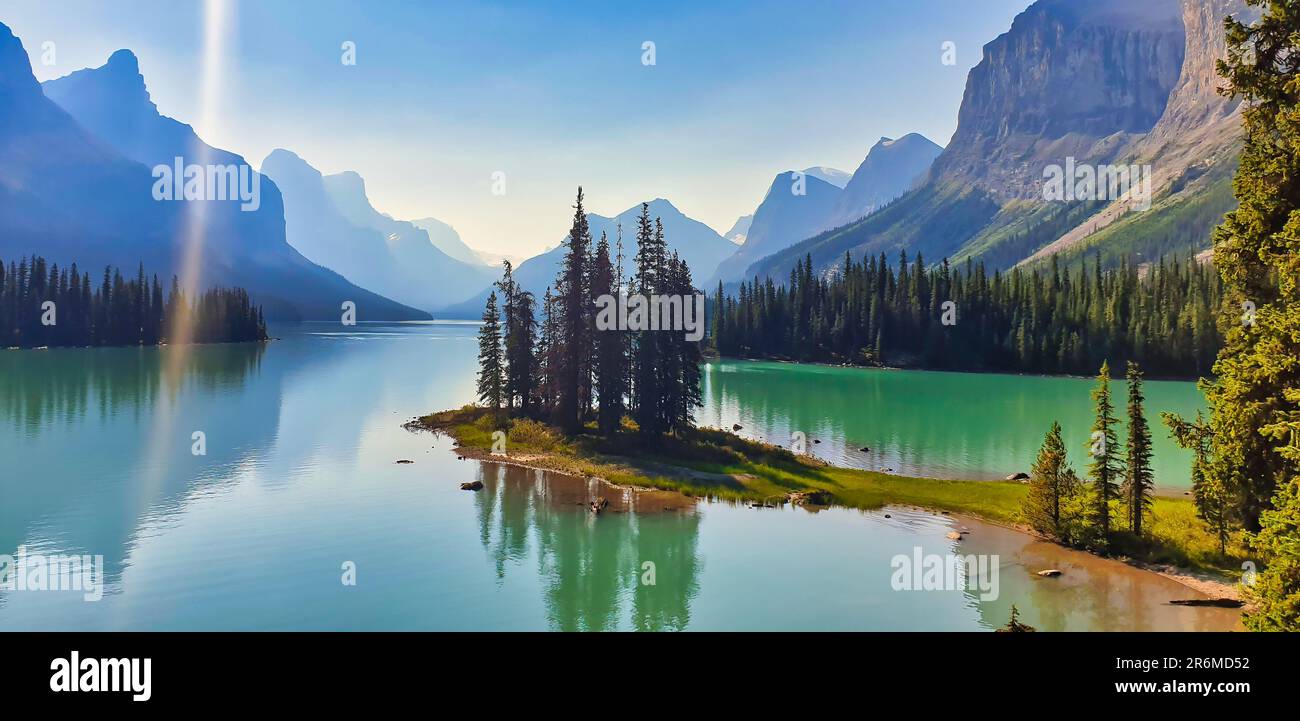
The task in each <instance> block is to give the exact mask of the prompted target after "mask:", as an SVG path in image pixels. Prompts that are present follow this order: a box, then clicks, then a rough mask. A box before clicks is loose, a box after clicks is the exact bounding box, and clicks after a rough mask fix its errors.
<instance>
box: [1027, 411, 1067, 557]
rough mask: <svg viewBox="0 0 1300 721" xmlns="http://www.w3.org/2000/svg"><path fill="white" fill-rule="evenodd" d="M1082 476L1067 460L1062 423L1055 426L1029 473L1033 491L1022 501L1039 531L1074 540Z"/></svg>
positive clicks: (1030, 523)
mask: <svg viewBox="0 0 1300 721" xmlns="http://www.w3.org/2000/svg"><path fill="white" fill-rule="evenodd" d="M1078 486H1079V479H1078V476H1076V475H1075V473H1074V470H1073V469H1071V468H1070V466H1069V463H1068V462H1067V460H1066V450H1065V442H1064V441H1063V440H1062V439H1061V424H1060V423H1057V422H1055V421H1053V422H1052V427H1051V428H1050V429H1049V430H1048V431H1047V435H1045V436H1044V437H1043V445H1042V447H1041V448H1039V450H1038V458H1037V460H1035V461H1034V465H1033V467H1032V468H1031V469H1030V475H1029V494H1028V495H1026V496H1025V500H1024V502H1023V504H1022V505H1021V513H1022V514H1023V515H1024V517H1025V520H1026V521H1028V522H1029V525H1030V526H1031V527H1032V528H1033V529H1034V530H1035V531H1037V532H1039V533H1041V534H1043V535H1044V536H1047V537H1049V538H1052V539H1054V540H1057V541H1062V542H1064V543H1070V542H1072V541H1073V540H1074V539H1073V538H1072V535H1073V534H1072V530H1073V529H1072V526H1073V524H1072V523H1071V519H1070V512H1071V510H1072V509H1071V501H1072V499H1073V498H1074V496H1075V494H1076V493H1077V492H1078Z"/></svg>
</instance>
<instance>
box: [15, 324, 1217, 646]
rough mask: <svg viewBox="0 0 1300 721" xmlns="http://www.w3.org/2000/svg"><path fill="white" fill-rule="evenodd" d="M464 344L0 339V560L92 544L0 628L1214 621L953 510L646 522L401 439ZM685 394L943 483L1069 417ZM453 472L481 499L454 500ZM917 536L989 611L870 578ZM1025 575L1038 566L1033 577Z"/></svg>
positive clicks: (387, 331)
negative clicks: (93, 596) (42, 345)
mask: <svg viewBox="0 0 1300 721" xmlns="http://www.w3.org/2000/svg"><path fill="white" fill-rule="evenodd" d="M476 330H477V326H476V325H473V324H458V323H423V324H420V323H416V324H362V325H360V326H357V327H349V328H340V327H339V326H336V325H328V324H303V325H296V326H282V327H275V328H273V329H272V331H273V334H274V335H276V336H278V337H279V338H280V339H279V340H276V341H274V342H271V343H268V344H264V345H263V344H251V345H213V346H196V347H192V348H129V349H93V350H91V349H56V350H48V351H7V352H5V351H0V454H2V455H3V458H4V459H5V460H4V463H3V467H0V554H8V555H17V553H18V549H19V548H22V549H23V550H24V551H25V552H26V553H27V554H29V556H30V555H32V554H77V555H82V554H86V555H102V556H103V558H104V572H105V575H106V584H105V589H104V593H103V597H102V598H101V599H100V600H98V601H86V600H84V598H83V594H82V593H81V592H79V591H33V590H0V630H6V631H7V630H30V629H57V630H63V629H67V630H76V629H102V630H119V629H121V630H132V629H144V630H170V629H200V630H221V629H254V630H259V629H357V630H361V629H493V630H505V629H575V630H576V629H700V630H713V629H728V630H730V629H736V630H739V629H773V630H776V629H862V630H873V629H875V630H908V629H912V630H946V629H969V630H978V629H988V628H992V627H995V626H998V625H1000V624H1002V623H1004V622H1005V619H1006V618H1007V614H1008V612H1009V608H1010V605H1011V604H1012V603H1014V604H1016V605H1017V607H1018V608H1020V609H1021V610H1022V612H1023V616H1022V617H1023V619H1024V620H1025V621H1026V622H1028V623H1030V624H1032V625H1036V626H1039V627H1040V628H1043V629H1051V630H1055V629H1081V630H1083V629H1127V628H1144V629H1145V628H1154V629H1224V628H1233V627H1235V626H1236V624H1237V620H1236V614H1235V613H1234V612H1231V611H1224V610H1222V609H1198V608H1184V607H1173V606H1168V605H1166V603H1167V601H1168V600H1170V599H1173V598H1194V597H1197V594H1196V593H1194V592H1193V591H1191V590H1189V589H1187V588H1185V587H1183V586H1180V585H1178V584H1175V583H1173V582H1172V581H1169V580H1167V579H1164V578H1162V577H1159V576H1156V575H1154V574H1149V573H1142V572H1138V571H1135V570H1133V569H1129V568H1128V567H1126V566H1123V565H1121V564H1118V563H1115V562H1111V561H1102V560H1099V559H1095V558H1092V557H1090V556H1086V555H1084V554H1078V553H1074V552H1071V551H1067V550H1065V549H1061V548H1058V547H1055V546H1052V545H1050V544H1043V543H1038V542H1034V541H1031V540H1029V539H1028V538H1026V537H1024V536H1022V535H1020V534H1016V533H1013V532H1010V531H1007V530H1005V529H1001V528H997V527H994V526H987V525H984V524H979V523H976V522H974V521H972V520H969V519H957V518H951V517H948V516H943V515H935V514H932V513H928V512H924V511H920V510H916V509H905V508H895V509H884V510H881V511H875V512H858V511H851V510H846V509H826V510H822V511H820V512H812V511H807V510H803V509H770V510H754V509H749V508H746V507H744V506H737V505H727V504H720V503H700V504H687V505H686V507H685V508H669V509H667V510H660V509H659V508H660V506H661V505H662V504H661V503H657V502H654V499H652V498H649V497H640V496H624V495H620V493H615V492H613V491H611V490H610V489H602V488H599V487H594V486H592V485H590V484H588V483H587V482H585V481H575V480H573V479H569V478H564V477H558V476H554V475H552V474H546V473H540V472H537V471H532V470H527V469H522V468H515V467H507V466H501V465H497V464H484V463H477V462H474V461H458V460H457V459H456V456H455V454H454V453H452V452H451V450H450V448H451V446H450V443H449V442H448V441H447V440H446V439H441V438H436V437H434V436H431V435H429V434H424V433H412V432H409V431H406V430H404V429H403V428H402V427H401V424H402V423H403V422H404V421H406V420H408V419H409V418H411V417H412V416H415V415H417V414H422V413H426V412H428V411H431V410H436V409H442V408H449V407H454V406H459V405H461V404H463V403H466V402H469V401H470V400H472V398H473V395H474V394H473V378H474V371H475V367H476V363H475V354H476V348H477V346H476V341H475V333H476ZM759 378H762V379H763V385H759V384H757V383H755V381H756V380H757V379H759ZM706 379H707V384H708V385H707V389H706V390H707V393H706V395H707V398H708V407H707V408H705V409H704V410H703V411H702V416H703V418H702V420H703V421H704V422H712V423H713V424H715V425H716V424H717V422H718V421H719V419H722V420H729V419H731V418H736V419H739V422H741V423H743V424H744V425H746V432H750V431H753V432H758V433H767V434H774V435H780V434H787V436H788V429H789V428H792V427H798V428H808V429H809V430H808V433H809V437H810V439H811V438H813V437H818V438H821V439H822V440H823V443H822V444H820V445H819V446H818V452H819V453H830V454H835V453H840V454H843V455H845V456H846V457H850V456H852V454H853V453H852V452H850V451H849V450H845V449H846V448H850V447H853V446H856V444H859V443H862V444H871V445H872V446H873V448H874V447H877V446H878V447H880V448H881V449H882V450H881V451H880V454H881V455H880V457H879V458H878V459H877V458H875V457H869V458H868V459H867V461H868V462H876V461H877V460H878V461H879V462H881V463H889V464H893V465H894V466H895V467H897V468H900V469H907V468H911V467H912V466H909V465H908V464H909V463H911V464H915V467H916V468H918V469H919V468H925V469H932V470H938V471H941V472H944V473H946V472H948V471H956V470H958V469H978V470H980V471H981V472H983V473H984V474H985V475H988V474H993V473H994V472H997V473H1000V472H1002V469H1003V468H1004V467H1009V468H1011V469H1015V468H1018V467H1027V463H1026V461H1025V460H1023V459H1024V458H1025V455H1024V454H1026V453H1029V452H1031V451H1030V450H1028V449H1029V448H1030V446H1035V445H1036V441H1034V440H1031V439H1027V438H1020V437H1019V435H1020V434H1021V432H1026V433H1027V432H1029V431H1031V430H1032V432H1033V435H1036V436H1039V437H1041V435H1042V428H1040V427H1039V426H1040V424H1041V419H1042V418H1044V417H1051V413H1052V412H1061V413H1064V412H1066V411H1067V410H1068V411H1069V413H1068V418H1062V421H1063V422H1067V421H1069V422H1070V423H1075V422H1076V420H1075V419H1077V418H1078V417H1080V416H1079V413H1078V412H1076V411H1075V406H1076V405H1077V406H1079V407H1081V408H1082V409H1083V410H1082V411H1081V413H1082V414H1083V415H1084V416H1086V412H1087V411H1086V409H1087V387H1088V384H1087V383H1086V382H1080V381H1076V380H1071V379H1028V378H1014V377H1006V376H987V377H985V376H965V375H960V376H949V375H948V374H929V373H910V372H884V371H881V372H869V371H845V370H839V369H822V368H801V367H794V366H782V365H774V364H740V363H722V364H712V365H711V366H710V369H709V371H708V373H707V374H706ZM794 379H805V381H806V382H803V383H797V382H796V381H795V380H794ZM909 379H910V380H909ZM984 379H987V380H984ZM963 384H964V385H963ZM799 385H802V387H803V390H802V391H801V390H799V388H797V387H796V386H799ZM963 387H965V388H966V390H964V391H961V390H959V389H961V388H963ZM1022 387H1023V388H1026V389H1029V390H1022V391H1018V390H1017V389H1019V388H1022ZM764 388H767V389H768V390H764ZM1188 388H1189V387H1188V386H1177V385H1170V386H1169V391H1168V392H1169V393H1170V394H1171V395H1170V397H1171V398H1174V397H1178V396H1177V393H1178V392H1179V389H1181V392H1182V393H1183V394H1184V395H1183V396H1181V397H1182V398H1183V399H1184V400H1186V399H1187V398H1189V397H1191V396H1188V395H1187V394H1188V393H1194V392H1195V391H1194V389H1192V390H1188ZM1163 392H1164V391H1163V387H1161V390H1157V384H1154V383H1153V384H1151V395H1152V397H1156V396H1157V395H1158V394H1160V393H1163ZM895 393H902V394H903V395H904V396H905V397H904V398H894V397H893V394H895ZM954 393H957V394H958V395H959V396H961V399H954V398H953V397H952V394H954ZM1007 393H1011V394H1013V395H1014V398H1007V397H1006V396H1005V395H1004V394H1007ZM1078 393H1082V397H1076V396H1077V395H1078ZM859 396H860V397H859ZM1191 398H1192V404H1193V405H1194V404H1195V400H1194V397H1191ZM855 399H856V400H855ZM963 399H964V400H963ZM1067 399H1068V401H1067ZM929 404H936V407H934V408H929V407H928V405H929ZM981 404H982V405H983V406H984V407H985V412H986V414H987V415H986V416H983V417H982V416H980V415H979V414H978V413H977V411H976V408H977V406H980V405H981ZM873 409H875V410H873ZM1013 409H1018V410H1015V412H1013ZM850 410H851V412H849V411H850ZM873 414H879V415H880V416H881V417H880V419H879V420H878V421H873V420H871V418H872V416H873ZM922 414H923V415H924V417H923V418H922V417H920V416H921V415H922ZM1045 414H1046V415H1045ZM959 419H964V421H965V422H962V421H960V420H959ZM966 423H969V424H972V427H970V428H968V427H967V426H966ZM1071 432H1073V431H1072V430H1071ZM196 433H202V434H203V436H201V438H202V441H203V444H204V445H205V448H203V449H202V450H204V451H205V453H204V454H202V455H195V452H194V451H195V448H196V444H197V443H198V441H197V440H196V438H198V437H197V436H196V435H195V434H196ZM1072 440H1073V439H1072ZM810 442H811V441H810ZM945 442H951V444H953V445H954V446H957V448H953V449H949V448H947V446H946V445H945ZM1080 443H1081V441H1080ZM822 446H825V448H822ZM837 447H838V448H839V450H838V451H837V450H835V448H837ZM854 452H856V451H854ZM1002 457H1005V458H1006V459H1007V461H1006V462H1005V464H1004V463H1002V462H1001V461H999V460H998V459H999V458H1002ZM399 459H408V460H411V461H413V463H411V464H397V463H396V461H397V460H399ZM1161 461H1162V463H1164V464H1165V465H1164V466H1162V468H1164V467H1166V466H1169V465H1170V464H1176V463H1177V458H1164V457H1162V458H1161ZM952 475H961V474H960V473H956V472H953V473H952ZM473 479H479V480H483V481H484V483H485V488H484V490H482V491H480V492H477V493H474V492H466V491H461V490H459V488H458V486H459V484H460V483H461V482H463V481H467V480H473ZM595 495H612V496H613V497H614V500H615V503H614V506H613V507H612V508H611V510H610V511H609V512H606V513H604V514H602V515H600V516H598V517H593V516H592V515H591V514H590V513H589V512H588V511H586V510H585V508H584V504H585V502H586V500H587V499H588V498H590V497H592V496H595ZM679 505H680V504H679ZM886 514H888V515H889V517H886ZM962 527H964V528H967V529H969V530H970V534H969V535H967V536H964V537H963V538H962V540H960V541H953V540H950V539H948V538H947V534H948V533H950V532H952V531H953V530H954V529H959V528H962ZM917 549H920V551H919V552H920V553H922V554H923V555H924V554H947V553H949V552H953V551H957V552H960V553H962V554H997V556H998V562H997V567H998V580H999V583H998V589H999V590H998V593H997V594H996V595H997V597H996V598H981V595H982V594H981V593H979V592H978V591H972V590H968V589H960V588H958V589H953V590H932V591H907V590H895V588H894V587H893V586H894V584H893V583H892V579H893V574H894V572H895V568H894V566H893V565H892V564H893V563H894V558H895V557H896V556H899V555H909V556H910V555H911V554H913V553H914V552H917ZM1045 566H1046V567H1055V568H1060V569H1062V570H1064V571H1065V574H1064V575H1063V576H1062V577H1060V578H1057V579H1041V578H1039V577H1037V576H1036V575H1033V573H1032V571H1034V570H1037V569H1038V568H1040V567H1045ZM349 569H355V574H354V578H355V583H354V584H349V583H345V580H353V578H352V575H353V574H351V573H349ZM345 576H348V578H347V579H345ZM983 595H985V596H987V594H983Z"/></svg>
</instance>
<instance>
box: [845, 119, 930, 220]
mask: <svg viewBox="0 0 1300 721" xmlns="http://www.w3.org/2000/svg"><path fill="white" fill-rule="evenodd" d="M941 152H943V148H941V147H939V146H938V145H935V144H934V143H932V142H930V140H929V139H928V138H926V137H925V136H923V135H921V134H919V133H908V134H907V135H904V136H903V137H901V138H899V139H897V140H892V139H890V138H881V139H880V140H879V141H878V142H877V143H876V144H875V145H873V146H871V150H870V151H868V152H867V157H866V158H864V159H863V161H862V164H861V165H859V166H858V169H857V171H856V172H854V173H853V178H852V179H851V180H849V182H848V183H847V184H846V185H844V186H843V187H844V192H843V193H842V194H841V195H840V197H839V200H838V201H837V202H836V204H835V211H834V214H833V216H832V217H831V218H830V220H829V222H828V223H826V227H827V228H833V227H835V226H838V225H844V224H845V223H851V222H853V221H855V220H858V219H860V218H864V217H866V216H867V215H870V214H871V213H873V212H875V211H876V210H878V209H879V208H881V207H883V206H884V205H886V204H887V203H889V202H890V201H892V200H894V199H895V198H897V197H898V196H900V195H902V194H903V193H906V192H907V191H908V190H910V189H911V188H912V186H914V185H916V183H917V182H918V181H919V180H921V179H923V178H924V177H925V174H926V171H928V170H929V169H930V164H931V163H933V162H934V159H935V158H937V157H939V153H941Z"/></svg>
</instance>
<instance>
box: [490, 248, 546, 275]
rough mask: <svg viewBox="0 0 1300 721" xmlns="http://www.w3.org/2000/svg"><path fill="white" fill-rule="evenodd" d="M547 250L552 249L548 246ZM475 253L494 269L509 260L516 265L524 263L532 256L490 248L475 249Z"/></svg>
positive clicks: (497, 268)
mask: <svg viewBox="0 0 1300 721" xmlns="http://www.w3.org/2000/svg"><path fill="white" fill-rule="evenodd" d="M547 250H550V249H549V248H547ZM474 253H475V255H477V256H478V257H479V260H481V261H482V262H483V264H484V265H487V266H488V267H490V268H492V269H493V270H494V271H497V270H499V269H500V268H501V264H502V263H504V262H505V261H507V260H508V261H510V265H512V266H515V265H519V264H520V263H523V262H524V261H525V260H528V259H529V258H530V257H531V256H527V255H520V254H519V253H495V252H493V251H490V250H475V251H474Z"/></svg>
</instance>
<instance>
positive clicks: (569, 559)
mask: <svg viewBox="0 0 1300 721" xmlns="http://www.w3.org/2000/svg"><path fill="white" fill-rule="evenodd" d="M478 478H479V480H482V481H483V483H484V487H483V490H482V491H480V492H479V493H478V494H477V497H476V499H475V508H476V513H477V517H478V521H479V537H480V540H481V542H482V544H483V547H484V548H485V549H486V551H487V553H488V556H489V558H490V560H491V561H492V563H493V566H494V569H495V572H496V574H497V576H498V578H502V579H504V578H505V576H506V574H507V573H509V572H511V569H512V567H515V566H518V565H520V564H522V563H524V562H526V561H527V560H528V559H529V558H533V559H534V561H535V563H536V573H537V575H538V576H539V578H541V579H542V585H543V591H544V596H545V603H546V618H547V625H548V626H549V627H550V628H551V629H554V630H561V631H605V630H613V629H623V628H632V629H635V630H638V631H679V630H683V629H685V628H686V627H687V626H688V625H689V624H690V620H691V612H690V607H691V601H692V600H693V599H694V598H695V596H696V594H697V593H698V591H699V574H700V569H701V567H702V562H701V561H700V558H699V549H698V545H699V529H700V516H699V514H698V513H697V512H695V510H694V508H693V503H691V502H686V503H682V502H680V501H678V502H676V503H673V502H671V501H668V500H667V499H666V498H658V499H657V498H656V496H659V494H648V496H649V497H648V498H647V497H638V496H641V495H642V494H633V493H632V492H631V491H627V492H624V491H622V490H621V489H614V488H611V487H610V486H608V485H605V484H603V483H600V482H598V481H592V482H590V483H586V482H577V481H574V480H573V479H571V478H563V477H559V476H556V475H554V474H550V473H544V472H542V471H536V470H529V469H523V468H517V467H514V466H502V465H497V464H481V469H480V471H479V475H478ZM664 495H665V496H666V495H667V494H664ZM595 498H607V499H609V500H611V504H610V507H609V508H608V509H607V510H606V511H605V512H603V513H601V514H600V515H595V514H592V513H591V512H590V511H588V510H587V507H588V506H587V504H589V503H590V501H591V500H593V499H595ZM629 508H636V509H637V512H628V510H627V509H629ZM660 509H665V510H660ZM530 539H531V541H532V543H535V544H536V546H537V548H536V552H535V553H534V551H533V549H530V547H529V546H530ZM647 563H648V564H651V565H646V564H647Z"/></svg>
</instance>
